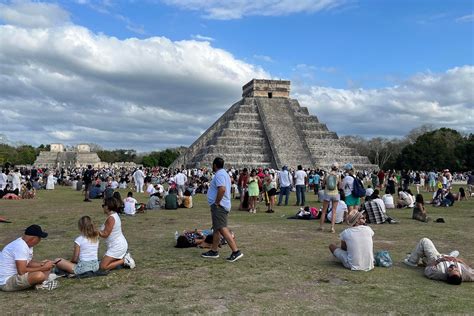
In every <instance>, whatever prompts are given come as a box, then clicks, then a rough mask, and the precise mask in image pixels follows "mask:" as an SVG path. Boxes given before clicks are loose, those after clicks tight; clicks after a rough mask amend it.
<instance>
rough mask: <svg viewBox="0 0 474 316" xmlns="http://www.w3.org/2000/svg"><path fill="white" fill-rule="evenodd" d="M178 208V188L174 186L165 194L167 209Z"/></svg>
mask: <svg viewBox="0 0 474 316" xmlns="http://www.w3.org/2000/svg"><path fill="white" fill-rule="evenodd" d="M177 208H178V190H177V189H175V188H173V189H170V190H169V191H168V195H167V196H165V209H167V210H176V209H177Z"/></svg>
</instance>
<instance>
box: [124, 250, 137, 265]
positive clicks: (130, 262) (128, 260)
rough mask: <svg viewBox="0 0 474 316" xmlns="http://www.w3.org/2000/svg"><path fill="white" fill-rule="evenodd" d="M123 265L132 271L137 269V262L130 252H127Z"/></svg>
mask: <svg viewBox="0 0 474 316" xmlns="http://www.w3.org/2000/svg"><path fill="white" fill-rule="evenodd" d="M123 265H124V266H126V267H129V268H130V269H135V260H133V258H132V256H131V255H130V252H127V253H126V254H125V257H123Z"/></svg>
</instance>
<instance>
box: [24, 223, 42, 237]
mask: <svg viewBox="0 0 474 316" xmlns="http://www.w3.org/2000/svg"><path fill="white" fill-rule="evenodd" d="M25 235H28V236H36V237H39V238H46V237H48V233H46V232H44V231H43V230H42V229H41V226H39V225H31V226H28V228H27V229H25Z"/></svg>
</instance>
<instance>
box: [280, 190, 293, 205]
mask: <svg viewBox="0 0 474 316" xmlns="http://www.w3.org/2000/svg"><path fill="white" fill-rule="evenodd" d="M283 195H285V205H288V199H289V197H290V187H281V188H280V195H279V196H278V205H281V200H282V199H283Z"/></svg>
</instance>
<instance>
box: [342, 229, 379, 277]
mask: <svg viewBox="0 0 474 316" xmlns="http://www.w3.org/2000/svg"><path fill="white" fill-rule="evenodd" d="M373 235H374V231H373V230H372V228H370V227H369V226H364V225H360V226H356V227H350V228H347V229H345V230H344V231H343V232H342V233H341V235H340V238H341V240H344V241H345V242H346V245H347V259H348V262H349V265H350V267H351V270H362V271H369V270H372V269H373V268H374V249H373V248H374V245H373V241H372V236H373Z"/></svg>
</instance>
